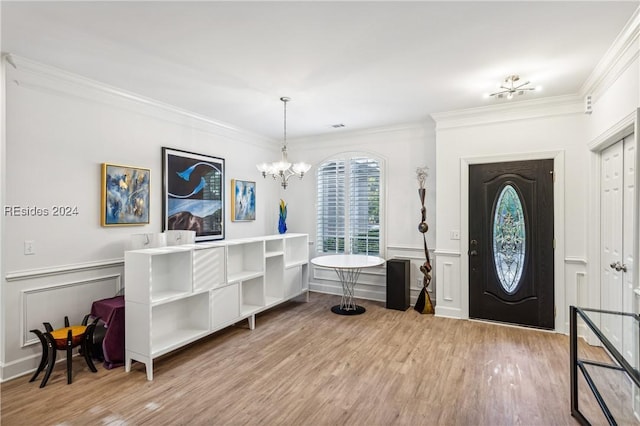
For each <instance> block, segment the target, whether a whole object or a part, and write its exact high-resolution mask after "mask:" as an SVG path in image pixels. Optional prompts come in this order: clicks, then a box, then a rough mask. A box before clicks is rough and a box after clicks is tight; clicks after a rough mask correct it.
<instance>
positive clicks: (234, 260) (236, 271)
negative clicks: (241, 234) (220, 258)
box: [227, 241, 264, 282]
mask: <svg viewBox="0 0 640 426" xmlns="http://www.w3.org/2000/svg"><path fill="white" fill-rule="evenodd" d="M262 274H264V242H263V241H241V242H238V243H233V244H229V245H228V246H227V281H228V282H234V281H243V280H247V279H251V278H255V277H258V276H261V275H262Z"/></svg>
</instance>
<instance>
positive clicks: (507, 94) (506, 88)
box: [486, 74, 542, 99]
mask: <svg viewBox="0 0 640 426" xmlns="http://www.w3.org/2000/svg"><path fill="white" fill-rule="evenodd" d="M528 84H530V82H529V81H525V82H524V83H520V76H519V75H518V74H513V75H510V76H507V78H505V79H504V82H503V83H502V84H501V85H500V89H501V90H498V91H497V92H493V93H490V94H488V95H487V96H486V97H490V96H494V97H496V98H507V99H513V96H514V95H524V93H525V92H529V91H532V90H535V91H540V90H542V87H541V86H537V87H526V86H527V85H528Z"/></svg>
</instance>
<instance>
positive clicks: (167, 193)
mask: <svg viewBox="0 0 640 426" xmlns="http://www.w3.org/2000/svg"><path fill="white" fill-rule="evenodd" d="M162 184H163V185H162V186H163V190H162V210H163V215H162V229H163V230H165V231H170V230H185V231H195V233H196V237H195V240H196V242H198V241H209V240H222V239H224V231H225V228H224V159H222V158H218V157H212V156H210V155H204V154H196V153H194V152H188V151H181V150H178V149H172V148H166V147H163V148H162Z"/></svg>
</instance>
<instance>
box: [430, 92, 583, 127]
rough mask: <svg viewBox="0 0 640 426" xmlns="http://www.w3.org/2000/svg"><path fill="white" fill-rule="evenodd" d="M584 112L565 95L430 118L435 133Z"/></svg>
mask: <svg viewBox="0 0 640 426" xmlns="http://www.w3.org/2000/svg"><path fill="white" fill-rule="evenodd" d="M583 110H584V106H583V102H582V99H581V98H580V97H579V96H578V95H565V96H554V97H548V98H540V99H532V100H527V101H517V102H504V103H501V104H498V105H491V106H484V107H479V108H469V109H463V110H458V111H449V112H440V113H434V114H431V117H432V118H433V119H434V121H435V122H436V130H443V129H452V128H459V127H468V126H477V125H482V124H494V123H501V122H505V121H516V120H526V119H531V118H541V117H550V116H558V115H567V114H582V113H583Z"/></svg>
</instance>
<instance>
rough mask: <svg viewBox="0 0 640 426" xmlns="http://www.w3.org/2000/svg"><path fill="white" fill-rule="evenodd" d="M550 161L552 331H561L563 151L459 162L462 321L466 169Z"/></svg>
mask: <svg viewBox="0 0 640 426" xmlns="http://www.w3.org/2000/svg"><path fill="white" fill-rule="evenodd" d="M547 159H552V160H553V170H554V178H555V182H554V185H553V227H554V228H553V229H554V231H553V232H554V235H555V240H556V248H555V251H554V254H553V261H554V267H553V283H554V284H553V287H554V288H553V295H554V305H555V306H554V309H555V312H556V317H555V321H554V330H556V331H559V330H563V331H564V332H568V329H566V330H565V328H564V327H563V326H564V324H565V323H566V321H567V320H568V316H567V312H565V311H566V309H564V306H565V288H564V287H565V286H564V285H559V284H560V283H564V270H565V259H564V251H565V248H564V247H565V245H564V244H565V243H564V185H565V183H564V182H565V177H564V151H542V152H525V153H513V154H504V155H490V156H480V157H462V158H460V197H461V198H460V210H461V212H460V219H461V224H460V231H461V233H460V235H461V237H462V238H461V240H460V254H461V256H460V258H461V259H460V279H461V283H462V291H461V297H460V299H461V302H462V303H461V305H462V306H461V310H462V312H461V313H462V318H466V319H468V318H469V256H467V252H468V251H469V166H470V165H472V164H484V163H504V162H507V161H527V160H547Z"/></svg>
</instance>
